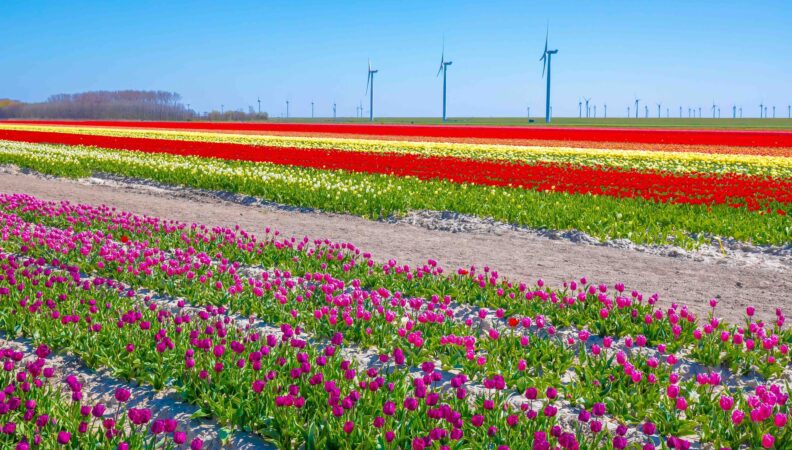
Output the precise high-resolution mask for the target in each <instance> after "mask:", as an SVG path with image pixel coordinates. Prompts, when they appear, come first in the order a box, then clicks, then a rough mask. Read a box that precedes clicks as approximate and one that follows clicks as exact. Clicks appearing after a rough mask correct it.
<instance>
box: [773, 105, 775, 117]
mask: <svg viewBox="0 0 792 450" xmlns="http://www.w3.org/2000/svg"><path fill="white" fill-rule="evenodd" d="M773 119H775V105H773Z"/></svg>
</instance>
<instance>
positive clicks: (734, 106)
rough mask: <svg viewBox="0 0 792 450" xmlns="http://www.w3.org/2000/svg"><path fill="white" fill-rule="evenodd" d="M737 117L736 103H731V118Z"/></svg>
mask: <svg viewBox="0 0 792 450" xmlns="http://www.w3.org/2000/svg"><path fill="white" fill-rule="evenodd" d="M736 118H737V105H732V119H736Z"/></svg>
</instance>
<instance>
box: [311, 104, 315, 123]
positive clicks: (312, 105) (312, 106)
mask: <svg viewBox="0 0 792 450" xmlns="http://www.w3.org/2000/svg"><path fill="white" fill-rule="evenodd" d="M313 118H314V102H311V119H313Z"/></svg>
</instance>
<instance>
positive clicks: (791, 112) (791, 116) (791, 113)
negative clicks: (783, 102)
mask: <svg viewBox="0 0 792 450" xmlns="http://www.w3.org/2000/svg"><path fill="white" fill-rule="evenodd" d="M787 117H788V118H789V119H792V105H787Z"/></svg>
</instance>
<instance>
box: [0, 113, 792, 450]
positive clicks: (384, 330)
mask: <svg viewBox="0 0 792 450" xmlns="http://www.w3.org/2000/svg"><path fill="white" fill-rule="evenodd" d="M534 141H535V142H534ZM531 142H534V144H532V143H531ZM0 166H15V167H18V168H23V169H29V170H31V171H34V172H36V173H39V174H45V175H48V176H55V177H68V178H87V177H92V176H102V175H112V176H115V177H122V178H126V179H132V180H143V181H150V182H156V183H162V184H166V185H173V186H186V187H190V188H195V189H203V190H213V191H222V192H231V193H238V194H245V195H250V196H254V197H258V198H260V199H263V200H266V201H270V202H275V203H278V204H281V205H288V206H299V207H306V208H313V209H316V210H319V211H328V212H335V213H343V214H353V215H357V216H362V217H365V218H368V219H373V220H386V219H390V218H393V217H399V216H401V215H404V214H407V213H410V212H411V211H420V210H429V211H453V212H458V213H463V214H468V215H471V216H476V217H480V218H492V219H495V220H497V221H500V222H504V223H508V224H513V225H518V226H523V227H527V228H531V229H544V230H578V231H582V232H585V233H587V234H589V235H591V236H593V237H595V238H598V239H600V240H602V241H607V240H613V239H626V240H629V241H632V242H634V243H638V244H648V245H657V244H660V245H665V244H673V245H677V246H683V247H695V246H697V245H700V244H702V243H710V242H712V240H713V239H717V240H720V239H730V240H733V241H737V242H741V243H745V244H753V245H758V246H765V247H766V248H770V249H771V250H772V249H773V248H775V249H776V250H778V251H779V252H781V251H782V250H783V249H788V248H789V246H790V245H791V244H792V219H790V213H792V133H788V132H779V131H704V130H683V131H671V130H619V129H608V130H594V129H582V128H580V129H576V128H569V129H554V128H553V129H551V128H547V129H543V128H533V129H529V128H521V127H512V128H507V127H453V126H449V127H432V126H393V125H383V126H379V125H374V126H366V125H316V124H314V125H307V124H277V123H276V124H266V123H265V124H232V123H220V124H218V123H214V124H208V123H195V122H188V123H146V122H95V123H93V122H84V123H80V122H0ZM8 179H12V178H8ZM47 182H48V183H49V182H50V181H49V180H48V181H47ZM19 190H22V189H16V190H15V189H14V186H3V189H2V190H0V364H2V369H3V370H2V371H0V448H2V449H6V448H8V449H18V450H27V449H58V448H72V449H83V448H91V449H93V448H111V449H139V448H145V449H188V448H189V449H194V450H198V449H214V448H272V449H275V448H277V449H305V450H312V449H337V450H343V449H394V450H396V449H416V450H421V449H443V450H445V449H448V450H451V449H458V450H462V449H488V450H507V449H513V450H517V449H542V450H549V449H606V450H607V449H630V450H652V449H735V450H736V449H762V448H767V449H782V450H784V449H786V450H792V402H790V401H789V395H790V389H791V385H792V355H791V354H790V346H791V345H792V330H790V328H789V327H788V326H787V325H786V317H785V311H784V309H785V308H784V307H783V306H784V305H788V304H789V300H788V297H789V292H785V290H784V288H778V287H777V286H768V287H767V290H768V291H769V295H771V296H773V298H777V299H778V300H777V304H778V305H780V306H782V307H778V308H775V309H774V310H773V309H771V310H770V311H757V310H756V308H755V307H754V306H751V305H743V306H741V307H740V308H741V309H742V308H743V307H744V311H743V313H744V314H743V319H742V320H741V321H739V322H737V323H730V322H728V321H726V320H724V319H722V318H721V317H722V316H723V315H724V313H725V311H724V308H725V307H724V306H723V305H722V303H723V302H724V300H722V299H719V298H701V299H700V302H701V304H699V305H685V304H680V303H678V302H675V301H673V299H666V298H665V296H664V295H663V293H662V292H660V293H648V292H639V290H634V288H635V287H633V286H625V285H624V284H622V283H620V282H619V280H617V279H616V280H606V281H610V282H609V283H600V282H599V280H597V282H596V283H595V282H592V281H590V280H588V279H586V278H585V277H576V278H574V279H572V278H570V279H567V280H566V281H563V282H559V283H558V284H557V285H550V283H546V282H545V281H543V280H542V279H535V280H530V281H528V280H514V279H507V278H506V277H504V276H503V275H501V274H499V272H498V270H497V268H492V267H488V266H484V267H480V266H473V265H466V266H464V267H458V268H443V267H441V265H440V264H439V263H438V260H441V259H442V255H436V256H437V257H436V258H435V257H434V256H435V255H434V251H433V254H432V256H433V258H432V259H429V260H427V261H425V262H424V263H422V264H418V265H407V264H404V263H403V262H399V261H397V260H395V259H393V258H389V257H390V255H387V254H385V255H377V257H375V256H373V255H372V254H371V253H369V252H368V251H367V249H363V248H359V247H358V246H356V245H355V244H354V243H351V242H336V241H333V240H329V239H323V238H322V236H311V237H303V238H298V237H291V236H285V235H283V234H281V233H280V232H278V231H277V230H274V229H271V228H269V227H266V228H265V227H262V228H261V231H262V232H261V233H260V234H259V235H255V234H254V233H252V232H251V231H249V230H245V229H243V228H241V227H240V226H239V225H234V224H233V223H225V224H222V226H208V225H204V224H201V223H186V222H180V221H176V220H172V219H171V218H168V217H162V218H159V217H153V216H147V215H141V214H136V213H133V212H128V211H124V210H122V209H120V208H117V207H116V206H115V205H113V204H80V203H75V202H72V201H70V199H68V198H60V199H58V201H51V200H44V199H42V198H38V197H36V196H33V195H30V194H26V193H23V192H18V191H19ZM58 192H59V191H58ZM114 200H115V201H118V197H114ZM96 203H99V202H96ZM108 203H109V202H108ZM191 220H195V219H191ZM223 220H225V216H223ZM229 220H231V219H229ZM361 222H364V221H361ZM366 223H369V222H366ZM265 226H266V225H265ZM388 226H391V225H388ZM322 229H323V230H326V226H325V225H324V224H323V225H322ZM468 238H469V237H468ZM350 239H351V240H354V239H353V238H350ZM460 239H465V237H461V238H460ZM701 270H706V268H705V267H703V266H702V267H701ZM787 273H788V272H784V271H783V270H782V269H779V271H778V274H779V275H778V276H779V277H783V276H786V274H787ZM581 275H585V274H581ZM565 278H566V277H565ZM738 287H739V285H738ZM787 290H788V289H787ZM726 302H727V304H729V305H730V306H728V307H726V308H732V307H733V305H734V304H735V303H734V302H732V303H728V299H726ZM765 304H767V303H765ZM694 311H698V313H697V312H694ZM701 311H705V313H702V312H701ZM768 312H769V314H767V313H768ZM729 313H731V314H730V317H735V315H734V314H733V312H732V311H729ZM760 313H762V314H760ZM760 315H761V316H762V317H765V318H766V317H771V318H772V320H762V319H759V318H758V317H759V316H760ZM97 374H101V376H102V377H105V378H103V379H104V380H105V382H104V383H105V384H107V385H108V386H111V387H106V388H105V389H104V391H102V392H104V394H102V395H100V394H98V392H99V390H97V387H96V384H97V383H98V381H97V380H98V378H97V377H98V375H97ZM107 380H110V381H107ZM155 396H160V397H164V398H167V401H168V402H170V403H168V404H169V405H171V406H169V407H163V406H162V405H164V404H165V403H162V402H161V401H160V402H159V403H158V402H151V401H150V400H151V398H154V397H155ZM144 397H145V398H144ZM185 411H188V413H185ZM207 430H208V431H207ZM245 442H247V443H248V444H244V445H243V444H242V443H245Z"/></svg>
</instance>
